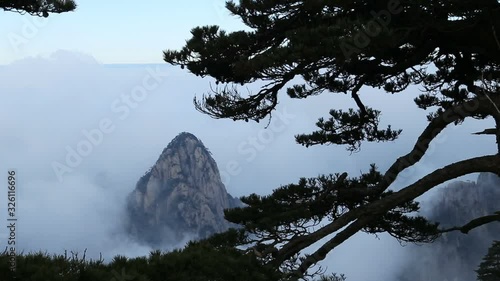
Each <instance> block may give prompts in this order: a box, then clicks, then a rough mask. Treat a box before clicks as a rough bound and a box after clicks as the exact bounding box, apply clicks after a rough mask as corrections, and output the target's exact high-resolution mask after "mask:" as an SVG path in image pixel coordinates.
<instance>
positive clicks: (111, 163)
mask: <svg viewBox="0 0 500 281" xmlns="http://www.w3.org/2000/svg"><path fill="white" fill-rule="evenodd" d="M0 77H1V78H0V79H1V83H0V95H1V97H2V102H1V103H0V120H2V122H1V123H0V126H1V127H0V129H1V130H0V132H1V133H0V134H1V137H0V157H1V158H0V159H2V160H3V161H1V162H0V170H1V171H2V173H4V175H5V174H6V172H7V171H8V170H11V169H14V170H15V171H16V174H17V177H18V183H17V188H18V190H17V202H18V204H17V214H18V226H19V227H18V229H17V244H18V249H19V250H24V252H30V251H39V250H41V251H47V252H48V253H51V254H52V253H54V254H62V253H64V251H65V250H68V251H74V252H83V251H84V250H85V249H87V257H91V258H98V257H99V255H100V254H102V255H103V257H104V258H105V259H107V260H108V261H109V259H111V258H112V257H113V256H115V255H117V254H120V255H125V256H129V257H133V256H140V255H147V254H148V253H149V252H150V251H151V250H152V249H151V248H149V247H147V246H144V245H140V244H138V243H136V242H134V241H131V240H130V239H129V238H127V236H126V235H125V233H124V232H123V230H122V227H123V221H124V220H125V216H124V204H125V199H126V196H127V195H128V194H129V193H130V192H131V191H132V190H133V189H134V187H135V184H136V182H137V180H138V179H139V178H140V177H141V176H142V175H143V174H144V172H145V171H146V170H147V169H148V168H149V167H151V166H152V165H153V164H154V163H155V162H156V160H157V158H158V157H159V155H160V153H161V152H162V150H163V149H164V148H165V147H166V145H167V144H168V143H169V142H170V140H172V139H173V138H174V137H175V136H176V135H177V134H179V133H181V132H184V131H187V132H190V133H193V134H194V135H196V136H197V137H198V138H199V139H200V140H201V141H202V142H203V143H204V144H205V146H206V147H207V148H208V149H209V150H210V151H211V152H212V154H213V157H214V159H215V160H216V162H217V164H218V167H219V170H220V172H221V176H222V180H223V182H224V184H225V186H226V189H227V190H228V192H229V193H230V194H231V195H233V196H237V197H239V196H243V195H248V194H250V193H257V194H269V193H270V192H272V190H273V189H275V188H277V187H279V186H280V185H285V184H289V183H294V182H297V181H298V179H299V178H300V177H315V176H317V175H319V174H329V173H336V172H348V173H349V175H350V176H358V175H360V173H361V172H363V171H367V170H368V168H369V164H370V163H376V164H377V166H378V167H379V168H380V170H381V171H385V170H386V169H387V168H388V167H389V166H390V165H391V164H392V163H393V162H394V161H395V160H396V159H397V158H398V157H400V156H402V155H404V154H406V153H407V152H408V151H409V150H410V149H411V148H412V147H413V145H414V142H415V140H416V137H417V136H418V135H419V133H420V132H421V131H422V130H423V129H424V128H425V126H426V124H427V121H426V118H425V116H426V112H425V111H423V110H418V109H416V106H415V105H414V103H413V98H414V97H416V96H417V95H418V94H419V91H418V89H417V88H411V89H410V90H408V92H405V93H404V94H399V95H388V94H386V93H384V92H383V91H381V90H374V89H363V90H362V91H361V97H362V99H363V100H364V102H365V103H366V104H367V105H369V106H370V107H373V108H375V109H378V110H381V111H382V124H384V125H387V124H391V125H392V127H393V128H395V129H398V128H402V129H403V133H402V135H401V137H400V138H399V139H398V140H397V141H395V142H389V143H365V144H363V145H362V147H361V151H360V152H358V153H354V154H351V153H350V152H348V151H347V150H346V149H345V147H336V146H313V147H310V148H307V149H306V148H305V147H302V146H300V145H298V144H296V143H295V140H294V136H295V135H297V134H301V133H310V132H312V131H314V130H315V129H316V128H315V125H314V124H315V122H316V121H317V119H318V118H319V117H328V111H329V110H330V109H332V108H336V109H340V108H342V109H347V108H349V107H355V106H356V105H355V104H354V101H352V100H351V99H350V97H349V96H347V95H340V94H331V93H325V94H323V95H321V96H317V97H311V98H308V99H306V100H291V99H290V98H288V97H287V96H286V94H285V93H282V95H281V98H282V99H281V101H280V104H279V105H278V107H277V110H276V112H275V113H273V117H272V119H271V120H270V123H269V127H268V128H267V129H266V125H267V122H260V123H255V122H248V123H246V122H233V121H232V120H216V119H212V118H210V117H209V116H207V115H204V114H202V113H200V112H198V111H197V110H196V109H195V107H194V105H193V97H195V96H197V97H201V95H203V94H204V93H207V92H209V90H210V85H212V86H214V83H213V80H211V79H208V78H199V77H195V76H194V75H191V74H189V73H188V72H187V71H185V70H181V69H178V68H174V67H172V66H169V65H168V64H161V65H104V64H101V63H99V62H98V61H97V60H95V59H94V58H93V57H92V56H91V55H87V54H81V53H76V52H72V51H63V50H61V51H57V52H55V53H53V54H52V55H50V56H47V57H32V58H26V59H23V60H19V61H16V62H14V63H12V64H9V65H6V66H3V67H0ZM296 81H299V80H296ZM260 85H261V84H260ZM258 86H259V84H253V85H250V86H249V87H248V88H249V90H250V91H252V90H257V89H258ZM134 94H135V96H136V97H139V98H134V97H133V95H134ZM131 97H132V98H131ZM264 121H268V120H264ZM492 125H493V122H492V120H483V121H477V120H473V121H470V120H467V121H466V122H464V124H462V125H461V126H458V127H450V128H447V129H445V131H444V132H443V133H442V134H441V135H440V136H439V137H438V138H437V139H436V140H435V141H434V142H432V143H431V148H430V150H429V152H428V154H426V155H425V156H424V157H423V159H422V160H421V161H420V163H419V164H417V165H415V166H414V167H412V168H409V169H408V170H407V171H405V172H404V173H402V174H401V175H400V176H399V177H398V178H397V180H396V182H395V184H394V185H393V189H396V190H397V189H399V188H402V187H404V186H406V185H408V184H411V183H413V182H415V181H416V180H418V179H419V178H421V177H422V176H424V175H426V174H427V173H429V172H431V171H433V170H435V169H438V168H440V167H442V166H443V165H446V164H449V163H452V162H456V161H459V160H463V159H466V158H469V157H473V156H479V155H487V154H493V153H495V143H494V140H493V139H492V138H490V137H488V136H485V137H483V136H473V135H471V133H472V132H476V131H479V130H483V129H485V128H489V127H491V126H492ZM464 146H466V147H470V148H474V149H468V150H461V149H459V148H461V147H464ZM82 152H83V153H82ZM235 163H236V167H237V168H235V169H233V168H228V167H234V164H235ZM476 176H477V175H470V176H468V177H464V179H470V180H475V178H476ZM2 193H3V194H5V195H6V193H7V190H4V191H3V192H2ZM433 194H434V191H432V192H430V193H429V194H426V195H425V196H423V197H422V198H420V199H421V201H422V202H423V207H424V208H425V202H427V201H428V200H431V199H432V195H433ZM6 197H7V196H2V197H0V202H1V206H5V203H6ZM0 219H1V220H3V221H4V222H5V221H6V219H7V218H6V214H5V212H1V215H0ZM4 230H5V229H4ZM1 235H3V237H6V233H1V232H0V236H1ZM188 239H190V237H187V238H186V240H188ZM3 241H4V240H2V243H3ZM0 246H2V247H4V246H5V245H0ZM175 247H182V244H181V245H164V248H165V249H172V248H175ZM405 249H406V248H405V247H402V246H401V245H400V244H399V243H398V242H397V241H396V240H394V239H392V238H390V237H387V236H386V235H380V236H379V237H378V238H377V237H375V236H368V235H365V234H357V235H355V236H354V237H353V238H352V239H350V240H348V241H347V242H346V243H344V244H342V245H341V246H340V247H339V248H338V249H336V250H335V251H334V252H332V253H331V254H329V255H328V257H327V259H326V260H325V261H324V262H323V263H322V265H323V266H327V268H328V271H329V272H339V273H344V274H346V276H347V277H348V280H368V279H373V277H374V276H376V277H377V280H392V279H391V278H394V274H395V272H396V270H395V268H397V266H398V265H400V264H401V262H402V260H404V258H403V257H404V256H405V255H406V254H407V252H406V251H405Z"/></svg>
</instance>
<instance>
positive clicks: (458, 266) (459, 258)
mask: <svg viewBox="0 0 500 281" xmlns="http://www.w3.org/2000/svg"><path fill="white" fill-rule="evenodd" d="M435 198H436V200H435V201H434V203H433V206H432V211H431V215H430V216H429V217H430V219H432V220H433V221H438V222H441V226H442V227H443V228H446V227H453V226H462V225H464V224H466V223H468V222H469V221H470V220H472V219H475V218H478V217H481V216H485V215H491V214H493V213H494V212H496V211H499V210H500V177H498V176H497V175H495V174H490V173H481V174H480V175H479V177H478V179H477V182H463V181H457V182H452V183H451V184H449V185H448V186H446V187H445V188H443V189H441V190H440V191H439V192H438V194H437V195H436V197H435ZM498 239H500V222H493V223H491V224H488V225H484V226H481V227H479V228H476V229H473V230H472V231H470V232H469V233H468V234H463V233H461V232H450V233H447V234H445V235H443V237H441V238H440V239H439V240H438V241H436V242H435V243H433V244H429V245H423V246H420V247H419V246H414V247H410V248H409V251H410V252H411V257H412V258H411V261H410V263H409V264H408V265H407V266H406V267H404V268H402V270H401V278H400V280H404V281H407V280H408V281H410V280H411V281H429V280H449V281H475V280H476V273H475V272H474V270H475V269H477V267H478V265H479V263H480V262H481V259H482V258H483V256H484V255H485V254H486V253H487V250H488V248H489V247H490V246H491V243H492V242H493V240H498Z"/></svg>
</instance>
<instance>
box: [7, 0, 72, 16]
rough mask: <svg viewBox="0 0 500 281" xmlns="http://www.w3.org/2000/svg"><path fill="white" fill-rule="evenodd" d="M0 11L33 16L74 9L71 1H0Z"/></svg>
mask: <svg viewBox="0 0 500 281" xmlns="http://www.w3.org/2000/svg"><path fill="white" fill-rule="evenodd" d="M0 9H3V10H4V11H12V12H16V13H21V14H30V15H33V16H43V17H48V16H49V14H52V13H56V14H60V13H65V12H71V11H73V10H75V9H76V3H75V1H73V0H0Z"/></svg>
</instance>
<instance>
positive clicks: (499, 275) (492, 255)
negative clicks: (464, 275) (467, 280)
mask: <svg viewBox="0 0 500 281" xmlns="http://www.w3.org/2000/svg"><path fill="white" fill-rule="evenodd" d="M476 273H477V280H479V281H498V280H500V241H493V244H492V245H491V247H490V248H489V249H488V253H487V254H486V256H484V258H483V261H482V262H481V264H480V265H479V268H478V269H477V270H476Z"/></svg>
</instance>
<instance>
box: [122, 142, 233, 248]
mask: <svg viewBox="0 0 500 281" xmlns="http://www.w3.org/2000/svg"><path fill="white" fill-rule="evenodd" d="M241 204H242V203H241V201H239V200H238V199H235V198H233V197H232V196H231V195H229V194H228V193H227V191H226V189H225V187H224V184H223V183H222V181H221V177H220V174H219V170H218V168H217V164H216V163H215V160H214V159H213V158H212V156H211V153H210V152H209V151H208V150H207V148H206V147H205V146H204V145H203V143H202V142H201V141H200V140H199V139H198V138H196V137H195V136H194V135H192V134H190V133H186V132H184V133H181V134H179V135H178V136H177V137H175V138H174V139H173V140H172V141H171V142H170V144H169V145H168V146H167V147H166V148H165V149H164V150H163V152H162V154H161V155H160V157H159V159H158V160H157V161H156V164H155V165H154V166H153V167H151V169H150V170H149V171H148V172H146V174H145V175H144V176H143V177H141V179H140V180H139V181H138V182H137V185H136V188H135V190H134V191H133V192H132V193H131V194H130V195H129V200H128V206H127V211H128V215H129V222H128V227H127V228H128V231H129V233H130V234H131V235H132V236H134V237H135V238H136V240H138V241H141V242H144V243H146V244H149V245H151V246H160V245H165V244H171V243H179V242H180V241H181V240H183V239H185V237H186V235H187V236H189V238H190V239H202V238H205V237H208V236H210V235H211V234H213V233H217V232H222V231H225V230H227V229H228V228H229V227H230V226H232V225H231V224H230V223H229V222H227V221H226V220H225V219H224V212H223V211H224V209H228V208H234V207H239V206H241Z"/></svg>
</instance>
